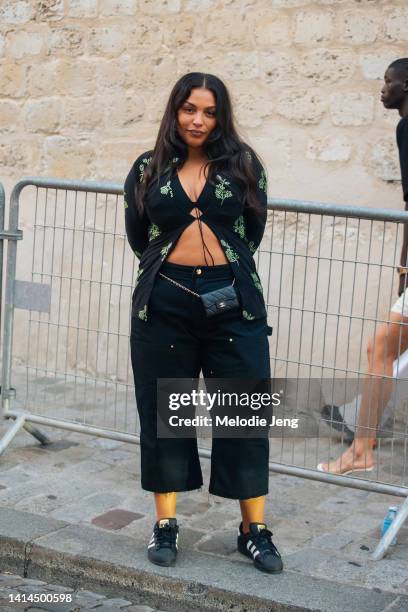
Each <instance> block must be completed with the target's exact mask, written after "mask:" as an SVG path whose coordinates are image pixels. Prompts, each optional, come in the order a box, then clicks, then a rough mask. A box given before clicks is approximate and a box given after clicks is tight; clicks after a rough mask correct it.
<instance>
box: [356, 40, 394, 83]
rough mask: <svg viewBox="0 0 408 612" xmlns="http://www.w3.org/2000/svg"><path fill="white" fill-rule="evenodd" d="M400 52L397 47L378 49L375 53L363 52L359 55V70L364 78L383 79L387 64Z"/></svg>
mask: <svg viewBox="0 0 408 612" xmlns="http://www.w3.org/2000/svg"><path fill="white" fill-rule="evenodd" d="M399 54H400V51H399V49H394V50H393V49H392V48H387V49H380V50H378V51H376V52H375V53H363V54H361V55H360V57H359V64H360V67H361V71H362V73H363V75H364V76H365V78H366V79H378V80H381V81H382V80H383V78H384V73H385V71H386V70H387V68H388V66H389V65H390V64H391V62H393V61H394V60H395V58H397V57H398V56H399Z"/></svg>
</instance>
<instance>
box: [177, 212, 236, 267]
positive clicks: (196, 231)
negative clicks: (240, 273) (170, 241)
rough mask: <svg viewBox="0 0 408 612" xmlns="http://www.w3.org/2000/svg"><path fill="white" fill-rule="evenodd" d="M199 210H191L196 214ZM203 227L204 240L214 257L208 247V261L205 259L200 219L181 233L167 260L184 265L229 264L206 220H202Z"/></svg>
mask: <svg viewBox="0 0 408 612" xmlns="http://www.w3.org/2000/svg"><path fill="white" fill-rule="evenodd" d="M197 210H198V209H197V208H195V209H194V210H192V211H191V212H192V213H193V214H194V215H196V214H197V212H196V211H197ZM198 212H199V211H198ZM201 229H202V232H203V237H204V242H205V244H206V245H207V248H208V250H209V251H210V253H211V255H212V259H211V257H210V256H209V254H208V251H207V249H206V250H205V253H206V258H207V261H206V260H205V258H204V253H203V244H202V240H201V234H200V228H199V226H198V221H193V222H192V223H191V225H189V226H188V227H187V228H186V229H185V230H184V232H183V233H182V234H181V236H180V238H179V239H178V241H177V244H176V246H175V247H174V249H173V251H172V252H171V253H170V255H169V256H168V257H167V259H166V261H169V262H172V263H177V264H181V265H184V266H212V265H215V266H220V265H222V264H227V263H228V260H227V258H226V257H225V254H224V251H223V250H222V247H221V245H220V243H219V241H218V238H217V236H216V235H215V234H214V232H213V231H212V230H211V229H210V228H209V227H208V225H207V224H206V223H205V222H204V221H202V222H201ZM213 260H214V261H213Z"/></svg>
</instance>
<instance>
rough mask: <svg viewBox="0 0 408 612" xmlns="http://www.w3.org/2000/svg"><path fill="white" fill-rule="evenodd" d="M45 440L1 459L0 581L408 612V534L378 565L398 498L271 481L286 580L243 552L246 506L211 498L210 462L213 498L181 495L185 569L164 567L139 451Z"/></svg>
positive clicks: (197, 605) (177, 603) (279, 606)
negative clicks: (378, 548)
mask: <svg viewBox="0 0 408 612" xmlns="http://www.w3.org/2000/svg"><path fill="white" fill-rule="evenodd" d="M8 427H9V425H8V423H7V422H2V423H1V424H0V434H3V432H4V431H5V430H6V429H7V428H8ZM43 431H44V432H45V433H46V434H47V435H49V437H50V438H51V439H52V440H53V441H54V442H53V443H52V444H51V445H49V446H47V447H41V446H40V445H38V443H37V442H36V441H35V440H34V438H32V437H31V436H30V435H29V434H27V433H26V432H25V431H23V432H20V433H19V435H18V436H17V437H16V438H15V439H14V441H13V442H12V444H11V446H9V448H8V449H7V450H6V451H5V453H4V454H3V455H2V456H1V457H0V550H1V553H0V560H1V570H2V571H4V570H8V571H13V572H14V573H16V574H20V575H24V572H25V575H26V576H27V577H28V578H39V579H42V580H46V581H50V582H51V581H52V582H56V583H60V584H64V585H65V586H74V587H76V586H77V585H78V584H80V586H81V587H82V588H84V589H90V590H101V591H102V592H103V591H104V589H105V590H106V591H109V592H110V593H114V594H117V596H118V597H124V598H126V597H128V598H129V599H131V600H132V601H134V600H135V596H136V597H137V596H138V595H140V597H141V598H143V600H144V601H147V602H148V603H149V605H151V606H153V607H157V608H159V607H163V608H165V609H166V610H167V609H169V610H171V609H173V610H179V611H181V610H189V611H191V610H227V609H228V610H234V611H244V610H251V611H252V610H262V611H264V610H265V611H266V610H279V611H284V610H285V611H286V610H291V611H292V610H321V611H322V612H343V611H344V612H345V611H348V612H351V611H354V610H358V611H360V612H364V611H367V612H368V611H369V612H376V611H380V610H392V611H397V610H401V611H402V610H407V609H408V526H405V527H404V528H403V529H402V530H401V531H400V534H399V538H398V544H397V546H396V547H392V548H391V550H390V552H389V553H388V555H387V557H386V558H385V559H383V560H382V561H377V562H374V561H371V560H370V558H369V556H370V554H371V552H372V551H373V550H374V547H375V545H376V544H377V542H378V535H379V533H378V532H379V525H380V523H381V521H382V519H383V517H384V515H385V513H386V509H387V507H388V506H389V505H392V504H399V503H400V500H399V499H398V498H395V497H391V496H389V497H388V496H385V495H379V494H374V493H367V492H364V491H357V490H352V489H345V488H342V487H336V486H330V485H326V484H323V483H318V482H313V481H307V480H302V479H298V478H295V477H289V476H284V475H277V474H271V477H270V491H271V493H270V495H269V497H268V502H267V515H266V521H267V523H268V526H269V527H270V528H271V529H272V530H273V532H274V541H275V542H276V544H277V546H278V548H279V550H280V551H281V553H282V556H283V560H284V564H285V571H284V572H283V573H282V574H280V575H277V576H270V575H267V574H263V573H261V572H258V571H256V570H255V568H253V566H252V562H251V561H250V560H247V559H245V558H243V557H242V556H241V555H239V553H238V552H237V551H236V528H237V526H238V524H239V520H240V518H239V517H240V513H239V506H238V503H237V502H235V501H233V500H223V499H221V498H216V497H214V496H209V494H208V492H207V490H206V488H205V487H206V486H207V485H208V477H209V474H208V472H209V470H208V468H209V462H208V460H206V459H202V467H203V473H204V482H205V487H203V489H202V490H201V491H196V492H193V493H190V494H187V493H185V494H180V495H179V501H178V509H177V510H178V520H179V525H180V552H179V559H178V562H177V566H176V567H175V568H160V567H157V566H153V565H151V564H150V563H148V562H147V560H146V544H147V541H148V539H149V537H150V534H151V529H152V525H153V522H154V518H153V517H154V514H153V500H152V495H151V494H150V493H147V492H144V491H142V490H141V489H140V485H139V447H138V446H136V445H130V444H124V443H119V442H115V441H111V440H105V439H102V438H94V437H89V436H86V435H81V434H76V433H69V432H63V431H59V430H55V429H49V428H43ZM272 443H273V441H272ZM130 593H132V597H130ZM61 609H62V608H61Z"/></svg>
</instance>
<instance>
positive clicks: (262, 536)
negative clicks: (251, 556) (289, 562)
mask: <svg viewBox="0 0 408 612" xmlns="http://www.w3.org/2000/svg"><path fill="white" fill-rule="evenodd" d="M272 536H273V533H272V531H269V529H261V530H260V532H259V533H258V534H257V535H256V536H253V537H251V539H252V541H253V542H254V544H255V546H256V547H257V548H258V549H259V551H260V552H261V553H264V552H272V553H273V554H275V555H277V556H278V557H280V554H279V552H278V549H277V548H276V546H275V544H274V543H273V542H272Z"/></svg>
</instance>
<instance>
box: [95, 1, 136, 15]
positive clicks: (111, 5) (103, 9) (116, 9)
mask: <svg viewBox="0 0 408 612" xmlns="http://www.w3.org/2000/svg"><path fill="white" fill-rule="evenodd" d="M137 6H138V1H137V0H99V13H100V14H101V15H103V16H104V17H105V16H106V17H113V16H116V15H135V14H136V12H137Z"/></svg>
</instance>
